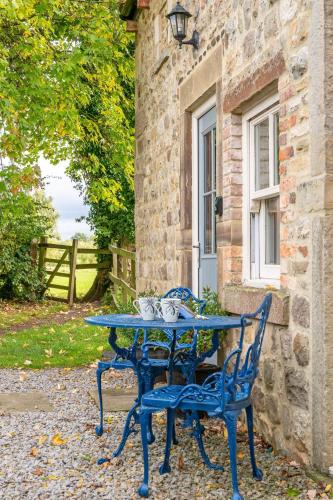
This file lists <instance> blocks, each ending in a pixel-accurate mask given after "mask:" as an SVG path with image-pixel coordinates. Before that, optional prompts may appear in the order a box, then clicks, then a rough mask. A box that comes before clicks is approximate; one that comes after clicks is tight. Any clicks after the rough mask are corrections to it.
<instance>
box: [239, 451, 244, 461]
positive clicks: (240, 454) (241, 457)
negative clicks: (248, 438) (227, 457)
mask: <svg viewBox="0 0 333 500" xmlns="http://www.w3.org/2000/svg"><path fill="white" fill-rule="evenodd" d="M244 456H245V455H244V453H243V452H242V451H239V452H238V453H237V458H238V459H239V460H243V458H244Z"/></svg>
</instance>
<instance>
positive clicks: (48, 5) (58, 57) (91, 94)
mask: <svg viewBox="0 0 333 500" xmlns="http://www.w3.org/2000/svg"><path fill="white" fill-rule="evenodd" d="M133 50H134V47H133V36H131V35H129V34H127V33H126V32H125V29H124V26H123V23H122V22H121V21H120V18H119V12H118V0H105V1H104V0H103V1H96V0H16V1H15V2H8V1H7V0H0V89H1V90H0V97H1V99H0V117H1V128H2V130H3V133H2V134H1V135H0V148H1V152H2V155H3V157H7V158H9V159H10V160H11V161H13V162H16V163H18V164H21V165H32V164H34V163H35V162H37V161H38V158H39V156H40V154H41V153H42V154H43V155H44V157H45V158H48V159H50V160H51V161H53V162H57V161H59V160H62V159H69V160H70V166H69V168H68V173H69V175H70V176H71V177H72V178H73V179H74V181H75V182H76V183H77V186H78V187H79V188H80V190H81V192H82V193H83V194H84V197H85V201H86V202H87V203H88V204H89V205H90V206H91V210H90V214H89V217H88V222H89V223H90V224H91V225H92V227H93V228H95V229H96V235H97V243H98V245H99V246H100V247H101V246H104V245H105V241H107V242H108V243H109V241H110V238H112V239H114V240H116V241H123V242H131V241H133V239H134V223H133V212H134V210H133V207H134V196H133V176H134V161H133V150H134V60H133Z"/></svg>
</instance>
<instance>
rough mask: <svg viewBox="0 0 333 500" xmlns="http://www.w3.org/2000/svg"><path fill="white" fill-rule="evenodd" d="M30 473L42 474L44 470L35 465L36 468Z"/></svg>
mask: <svg viewBox="0 0 333 500" xmlns="http://www.w3.org/2000/svg"><path fill="white" fill-rule="evenodd" d="M32 473H33V474H34V475H35V476H42V475H43V474H44V471H43V469H41V468H40V467H36V469H34V470H33V472H32Z"/></svg>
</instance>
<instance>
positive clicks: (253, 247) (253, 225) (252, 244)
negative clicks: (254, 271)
mask: <svg viewBox="0 0 333 500" xmlns="http://www.w3.org/2000/svg"><path fill="white" fill-rule="evenodd" d="M250 238H251V241H250V247H251V264H255V262H256V214H250Z"/></svg>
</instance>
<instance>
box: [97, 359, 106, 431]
mask: <svg viewBox="0 0 333 500" xmlns="http://www.w3.org/2000/svg"><path fill="white" fill-rule="evenodd" d="M108 369H109V367H106V366H98V367H97V370H96V378H97V390H98V400H99V425H97V427H96V429H95V432H96V435H97V436H101V435H102V434H103V431H104V429H103V396H102V373H103V372H106V371H107V370H108Z"/></svg>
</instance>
